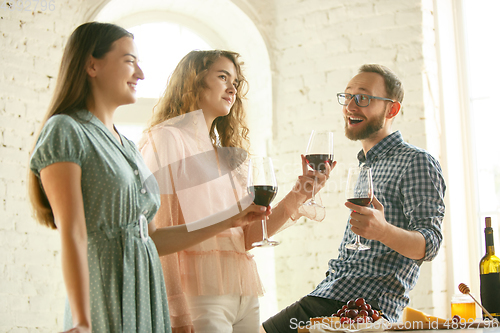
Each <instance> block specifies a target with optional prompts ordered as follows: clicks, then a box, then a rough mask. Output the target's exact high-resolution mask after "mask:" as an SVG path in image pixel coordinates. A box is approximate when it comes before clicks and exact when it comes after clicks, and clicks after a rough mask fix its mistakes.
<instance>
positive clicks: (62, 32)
mask: <svg viewBox="0 0 500 333" xmlns="http://www.w3.org/2000/svg"><path fill="white" fill-rule="evenodd" d="M2 2H3V1H2ZM11 2H12V1H11ZM83 3H84V1H83V0H76V1H75V0H71V1H69V0H66V1H62V0H57V1H56V2H55V10H54V11H50V10H48V9H47V10H45V11H42V10H41V8H40V7H39V8H38V10H37V11H36V12H28V11H24V12H19V11H6V10H4V9H0V45H1V55H0V62H1V63H2V67H1V69H0V253H1V255H0V332H57V331H60V330H61V329H62V324H61V320H62V312H63V309H64V297H65V290H64V284H63V282H62V274H61V267H60V245H59V244H60V241H59V235H58V233H57V232H56V231H51V230H49V229H47V228H43V227H41V226H39V225H37V224H36V223H35V222H34V220H33V219H32V217H31V208H30V206H29V204H28V200H27V186H26V175H27V172H28V170H27V163H28V158H29V150H30V149H31V146H32V144H33V140H34V133H35V132H36V131H37V130H38V126H39V121H40V119H41V118H42V117H43V115H44V114H45V112H46V110H47V107H48V104H49V101H50V98H51V95H52V90H53V88H54V83H55V77H56V76H57V71H58V67H59V62H60V59H61V55H62V50H63V47H64V45H65V43H66V39H67V37H68V36H69V34H70V33H71V31H72V30H73V29H74V28H75V27H76V25H78V23H79V22H82V21H83V19H82V17H83V15H84V13H85V10H84V9H85V8H83V7H82V4H83Z"/></svg>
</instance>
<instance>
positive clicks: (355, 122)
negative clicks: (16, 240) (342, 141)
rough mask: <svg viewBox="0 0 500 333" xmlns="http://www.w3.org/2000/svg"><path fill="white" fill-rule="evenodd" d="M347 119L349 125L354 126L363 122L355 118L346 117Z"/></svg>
mask: <svg viewBox="0 0 500 333" xmlns="http://www.w3.org/2000/svg"><path fill="white" fill-rule="evenodd" d="M347 119H348V120H349V125H356V124H359V123H361V122H362V121H363V119H361V118H356V117H347Z"/></svg>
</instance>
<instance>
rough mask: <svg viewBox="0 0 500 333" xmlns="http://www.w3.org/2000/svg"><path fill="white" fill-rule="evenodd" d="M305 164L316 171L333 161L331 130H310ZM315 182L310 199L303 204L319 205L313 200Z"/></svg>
mask: <svg viewBox="0 0 500 333" xmlns="http://www.w3.org/2000/svg"><path fill="white" fill-rule="evenodd" d="M306 160H307V164H308V165H309V166H310V167H311V168H312V169H314V170H316V171H321V172H323V171H325V169H326V163H328V164H330V165H332V163H333V132H329V131H324V132H321V131H316V130H312V132H311V136H310V137H309V142H308V143H307V148H306ZM314 185H315V183H313V189H312V197H311V200H309V201H307V202H305V203H304V205H305V206H316V207H321V208H325V207H323V206H321V205H320V204H318V203H317V202H316V200H315V193H314V192H315V186H314Z"/></svg>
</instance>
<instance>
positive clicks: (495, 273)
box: [479, 217, 500, 320]
mask: <svg viewBox="0 0 500 333" xmlns="http://www.w3.org/2000/svg"><path fill="white" fill-rule="evenodd" d="M485 221H486V228H484V236H485V238H486V254H485V255H484V257H483V258H482V259H481V262H480V263H479V272H480V274H481V275H480V282H481V304H482V305H483V306H484V307H485V308H486V310H488V312H489V313H491V315H492V316H493V317H494V318H497V319H499V320H500V259H499V258H498V257H497V256H496V255H495V246H494V244H493V229H492V228H491V218H490V217H487V218H486V219H485ZM483 318H487V317H486V316H485V314H484V313H483Z"/></svg>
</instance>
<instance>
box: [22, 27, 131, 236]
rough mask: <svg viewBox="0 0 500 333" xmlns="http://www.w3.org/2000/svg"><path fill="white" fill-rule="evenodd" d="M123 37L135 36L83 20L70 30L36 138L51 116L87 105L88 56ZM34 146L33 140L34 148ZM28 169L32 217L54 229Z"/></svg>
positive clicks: (46, 204)
mask: <svg viewBox="0 0 500 333" xmlns="http://www.w3.org/2000/svg"><path fill="white" fill-rule="evenodd" d="M122 37H130V38H134V36H133V35H132V34H131V33H130V32H128V31H127V30H125V29H123V28H122V27H119V26H117V25H114V24H109V23H99V22H89V23H84V24H82V25H80V26H79V27H78V28H76V29H75V31H73V33H72V34H71V36H70V37H69V39H68V43H67V44H66V47H65V49H64V53H63V57H62V60H61V66H60V68H59V74H58V76H57V82H56V87H55V91H54V95H53V96H52V100H51V103H50V106H49V108H48V110H47V113H46V114H45V116H44V118H43V120H42V124H41V127H40V129H39V131H38V134H37V135H36V137H37V139H38V137H39V135H40V132H41V130H42V128H43V126H44V125H45V123H46V122H47V120H48V119H49V118H50V117H52V116H53V115H56V114H72V113H74V112H75V111H78V110H81V109H85V108H86V101H87V99H88V98H89V97H90V96H91V90H90V83H89V81H88V79H87V71H86V67H87V64H88V61H89V59H90V56H92V57H94V58H96V59H102V58H103V57H104V56H105V55H106V53H108V52H109V51H110V50H111V48H112V46H113V43H114V42H115V41H117V40H118V39H120V38H122ZM35 145H36V140H35V144H34V145H33V149H34V147H35ZM33 149H32V151H33ZM28 169H29V168H28ZM28 172H29V174H28V192H29V196H30V202H31V206H32V207H33V212H34V217H35V219H36V220H37V221H38V222H39V223H40V224H42V225H44V226H47V227H49V228H52V229H55V228H56V225H55V223H54V214H53V212H52V208H51V207H50V204H49V201H48V200H47V197H46V195H45V193H44V192H43V189H42V187H41V183H40V181H39V179H38V177H37V176H36V175H35V174H34V173H33V172H32V171H31V170H29V171H28Z"/></svg>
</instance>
